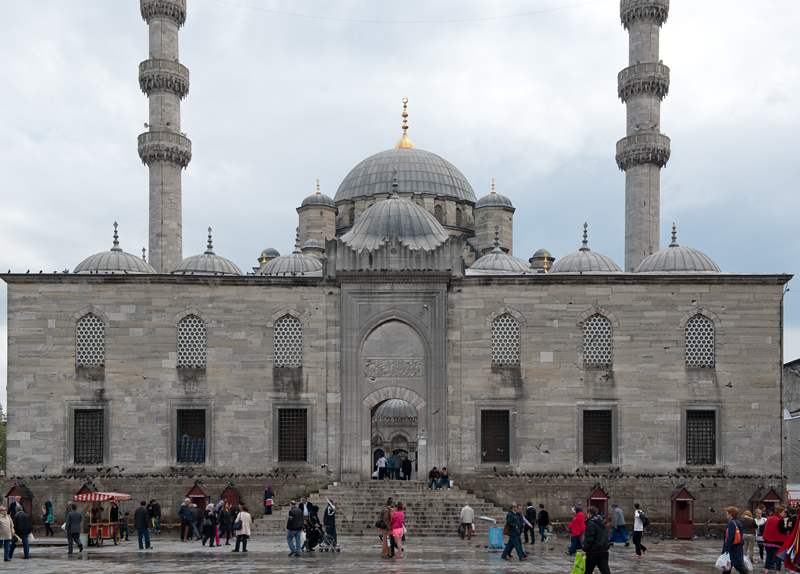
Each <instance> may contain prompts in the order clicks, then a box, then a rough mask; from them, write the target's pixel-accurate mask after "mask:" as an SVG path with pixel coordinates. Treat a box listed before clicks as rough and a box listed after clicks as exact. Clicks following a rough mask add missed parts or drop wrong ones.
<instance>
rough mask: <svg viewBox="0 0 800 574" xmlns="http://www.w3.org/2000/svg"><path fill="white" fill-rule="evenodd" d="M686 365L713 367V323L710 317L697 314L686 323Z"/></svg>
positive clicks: (714, 358)
mask: <svg viewBox="0 0 800 574" xmlns="http://www.w3.org/2000/svg"><path fill="white" fill-rule="evenodd" d="M685 336H686V366H687V367H713V366H714V365H715V362H716V357H715V352H714V323H713V322H712V321H711V319H709V318H707V317H703V316H702V315H697V316H696V317H694V318H692V319H691V320H690V321H689V322H688V323H687V324H686V331H685Z"/></svg>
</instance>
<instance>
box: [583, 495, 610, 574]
mask: <svg viewBox="0 0 800 574" xmlns="http://www.w3.org/2000/svg"><path fill="white" fill-rule="evenodd" d="M586 511H587V512H588V513H589V520H587V521H586V533H585V534H584V538H583V550H582V551H581V554H583V557H584V558H586V573H585V574H591V573H592V572H594V568H595V566H597V568H598V569H599V570H600V573H601V574H611V570H609V569H608V548H609V543H608V530H607V529H606V523H605V521H604V520H603V518H602V517H601V516H600V515H599V514H597V508H595V507H594V506H590V507H589V508H587V509H586Z"/></svg>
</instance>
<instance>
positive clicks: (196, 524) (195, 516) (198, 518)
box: [134, 502, 203, 540]
mask: <svg viewBox="0 0 800 574" xmlns="http://www.w3.org/2000/svg"><path fill="white" fill-rule="evenodd" d="M134 517H135V515H134ZM202 524H203V511H202V510H200V509H199V508H198V507H197V505H196V504H195V503H194V502H193V503H192V532H194V537H195V540H201V539H202V538H203V536H202V535H201V534H200V529H201V528H202Z"/></svg>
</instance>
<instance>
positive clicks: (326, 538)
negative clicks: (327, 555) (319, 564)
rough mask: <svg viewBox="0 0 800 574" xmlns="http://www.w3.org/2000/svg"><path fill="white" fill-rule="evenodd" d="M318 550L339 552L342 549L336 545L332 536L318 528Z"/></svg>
mask: <svg viewBox="0 0 800 574" xmlns="http://www.w3.org/2000/svg"><path fill="white" fill-rule="evenodd" d="M319 535H320V537H319V542H318V544H319V551H320V552H341V551H342V549H341V548H340V547H339V546H337V545H336V541H335V540H334V539H333V536H331V535H330V534H328V533H327V532H325V531H324V530H322V528H320V529H319Z"/></svg>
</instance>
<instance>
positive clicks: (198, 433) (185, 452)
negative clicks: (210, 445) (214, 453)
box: [177, 409, 206, 462]
mask: <svg viewBox="0 0 800 574" xmlns="http://www.w3.org/2000/svg"><path fill="white" fill-rule="evenodd" d="M177 414H178V457H177V458H178V462H205V461H206V410H205V409H178V412H177Z"/></svg>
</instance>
